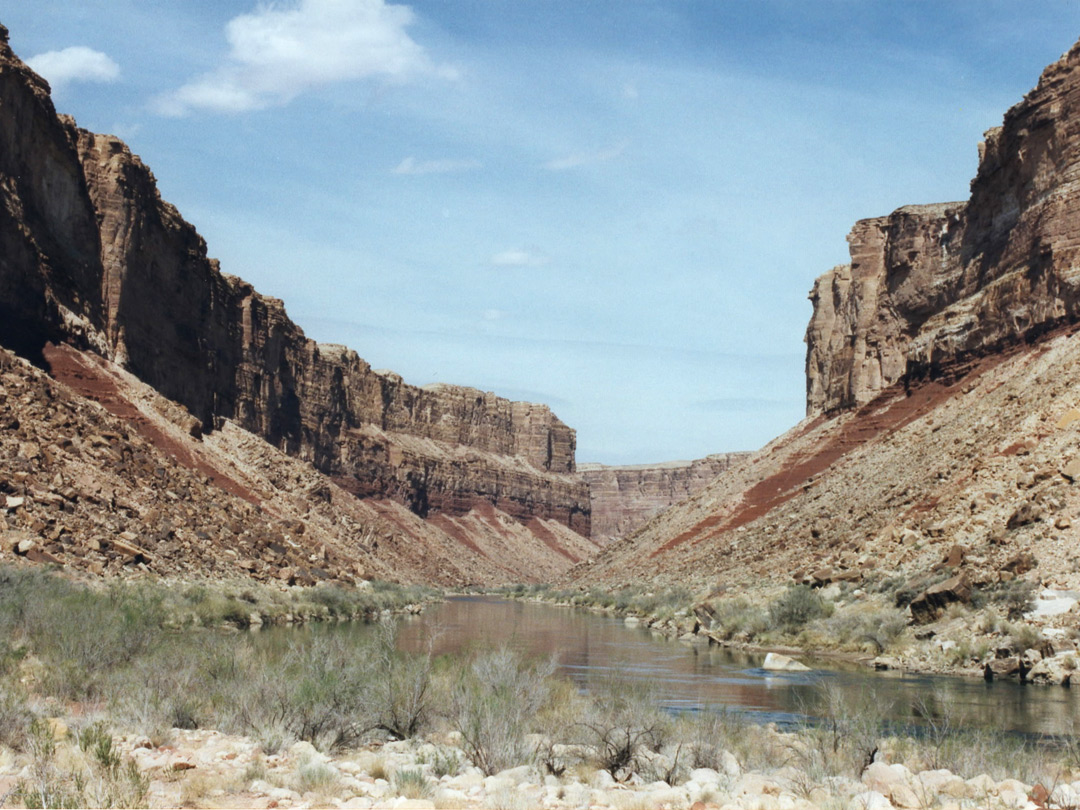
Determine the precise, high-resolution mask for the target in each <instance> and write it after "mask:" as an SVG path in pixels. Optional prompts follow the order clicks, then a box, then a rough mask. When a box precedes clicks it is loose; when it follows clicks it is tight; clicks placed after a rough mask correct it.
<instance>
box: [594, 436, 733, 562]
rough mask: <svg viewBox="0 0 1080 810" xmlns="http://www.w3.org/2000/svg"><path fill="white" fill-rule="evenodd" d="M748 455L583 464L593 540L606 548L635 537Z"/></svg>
mask: <svg viewBox="0 0 1080 810" xmlns="http://www.w3.org/2000/svg"><path fill="white" fill-rule="evenodd" d="M749 455H750V454H749V453H717V454H715V455H711V456H707V457H706V458H702V459H697V460H695V461H670V462H666V463H663V464H641V465H631V466H625V467H609V466H606V465H603V464H582V465H580V466H579V467H578V473H579V475H580V476H581V478H583V479H584V480H585V482H586V483H587V484H588V485H589V496H590V500H591V504H592V539H593V540H594V541H595V542H596V543H599V544H600V545H604V544H606V543H608V542H610V541H612V540H615V539H617V538H620V537H625V536H626V535H629V534H631V533H633V532H634V531H636V530H637V529H638V528H640V527H641V526H643V525H644V524H645V523H646V522H647V521H648V520H649V518H651V517H653V516H654V515H657V514H659V513H660V512H662V511H663V510H665V509H667V508H668V507H669V506H672V505H674V504H676V503H678V502H679V501H683V500H686V499H687V498H689V497H690V496H691V495H695V494H697V493H698V492H700V491H701V490H703V489H704V488H705V487H706V486H707V485H708V484H710V483H712V482H713V481H714V480H715V479H716V477H717V476H719V475H721V474H722V473H724V472H725V471H727V470H728V469H729V468H730V467H731V466H732V465H733V464H737V463H738V462H739V461H741V460H742V459H744V458H746V457H747V456H749Z"/></svg>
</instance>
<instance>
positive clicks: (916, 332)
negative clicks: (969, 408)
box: [806, 46, 1080, 415]
mask: <svg viewBox="0 0 1080 810" xmlns="http://www.w3.org/2000/svg"><path fill="white" fill-rule="evenodd" d="M1078 179H1080V47H1077V46H1074V47H1073V49H1072V50H1070V51H1069V53H1067V54H1066V55H1065V56H1064V57H1062V59H1061V60H1060V61H1058V62H1057V63H1055V64H1053V65H1051V66H1050V67H1048V68H1047V69H1046V71H1045V72H1044V73H1043V75H1042V77H1041V79H1040V80H1039V83H1038V86H1037V87H1036V88H1035V89H1034V90H1032V91H1031V92H1030V93H1028V95H1027V96H1026V97H1025V98H1024V100H1023V101H1021V102H1020V103H1019V104H1017V105H1015V106H1014V107H1013V108H1012V109H1010V110H1009V111H1008V112H1007V113H1006V115H1005V119H1004V122H1003V124H1002V126H1001V127H998V128H995V129H993V130H990V131H989V132H988V133H986V140H985V141H984V142H983V143H982V144H980V147H979V168H978V172H977V174H976V176H975V179H974V180H972V182H971V197H970V199H969V200H968V201H967V202H966V203H949V204H940V205H929V206H909V207H905V208H901V209H899V210H897V211H895V212H894V213H892V214H890V215H889V216H886V217H878V218H874V219H867V220H862V221H860V222H858V223H856V225H855V227H854V228H853V229H852V231H851V234H850V235H849V236H848V242H849V244H850V252H851V263H850V264H848V265H843V266H840V267H837V268H834V269H833V270H831V271H829V272H828V273H826V274H825V275H823V276H822V277H821V278H819V279H818V280H817V281H816V283H815V284H814V288H813V291H812V292H811V294H810V299H811V301H813V304H814V312H813V316H812V318H811V321H810V325H809V327H808V328H807V332H806V343H807V359H806V378H807V379H806V385H807V413H808V414H809V415H817V414H821V413H834V412H836V411H838V410H843V409H849V408H853V407H857V406H859V405H862V404H864V403H866V402H868V401H870V400H871V399H873V398H874V397H875V396H877V395H878V394H879V393H881V392H882V391H883V390H885V389H887V388H889V387H890V386H892V385H895V384H897V383H905V384H908V385H910V384H911V383H913V382H917V381H919V380H923V379H943V378H948V377H950V376H957V375H959V374H962V373H963V371H964V370H965V369H966V368H967V367H968V366H969V365H970V364H971V363H972V362H973V361H975V360H976V359H978V358H979V357H983V356H986V355H988V354H993V353H995V352H998V351H1000V350H1001V349H1003V348H1005V347H1007V346H1011V345H1016V344H1018V343H1021V342H1024V341H1031V340H1034V339H1037V338H1039V337H1041V336H1042V335H1044V334H1045V333H1046V332H1048V331H1050V330H1052V329H1054V328H1055V327H1058V326H1060V325H1062V324H1066V323H1072V322H1075V321H1076V320H1077V319H1078V318H1080V260H1078V258H1080V256H1078V251H1080V183H1078Z"/></svg>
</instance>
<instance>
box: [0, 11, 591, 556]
mask: <svg viewBox="0 0 1080 810" xmlns="http://www.w3.org/2000/svg"><path fill="white" fill-rule="evenodd" d="M50 342H52V343H67V344H70V345H72V346H75V347H77V348H80V349H85V350H90V351H93V352H96V353H98V354H100V355H101V356H103V357H105V358H108V359H109V360H111V361H114V362H116V363H117V364H119V365H121V366H122V367H124V368H125V369H127V370H129V371H131V372H132V373H133V374H135V375H136V376H137V377H139V378H140V379H142V380H144V381H145V382H147V383H149V384H150V385H151V386H153V387H154V388H155V389H157V390H158V391H159V392H160V393H161V394H163V395H164V396H166V397H168V398H169V399H171V400H174V401H176V402H178V403H180V404H182V405H183V406H184V407H186V408H187V409H188V410H189V411H190V412H191V414H192V415H193V416H194V417H195V418H196V419H197V420H199V422H200V423H201V425H202V429H204V430H207V431H211V430H213V429H215V428H217V427H220V426H221V425H222V424H223V423H224V421H225V420H229V421H232V422H235V423H236V424H238V425H240V426H241V427H243V428H245V429H247V430H250V431H252V432H254V433H256V434H258V435H260V436H262V437H263V438H265V439H266V440H267V441H268V442H270V443H271V444H272V445H274V446H275V447H277V448H279V449H280V450H283V451H285V452H287V453H289V454H290V455H294V456H297V457H299V458H301V459H304V460H306V461H309V462H311V464H313V465H314V466H315V467H316V468H317V469H319V470H321V471H323V472H325V473H327V474H329V475H331V476H333V477H334V479H335V480H336V481H337V482H338V483H340V484H341V485H342V486H343V487H344V488H346V489H348V490H349V491H351V492H353V493H355V494H357V495H361V496H365V497H368V496H378V497H382V496H387V497H391V498H393V499H395V500H397V501H399V502H400V503H403V504H405V505H407V506H408V507H409V508H410V509H412V510H413V511H414V512H416V513H417V514H418V515H421V516H427V515H429V514H434V513H438V512H445V513H448V514H450V515H464V514H467V513H468V512H469V511H470V510H471V509H472V508H473V507H474V506H476V505H477V504H478V503H480V502H485V503H489V504H491V505H494V506H497V507H499V508H500V509H501V510H503V511H505V512H506V513H508V514H511V515H514V516H516V517H519V518H521V519H523V520H529V519H532V518H534V517H536V518H541V519H552V520H556V521H558V522H560V523H562V524H564V525H566V526H568V527H570V528H572V529H574V530H575V531H577V532H579V533H582V534H586V535H587V534H588V532H589V503H588V493H587V488H586V487H585V485H584V484H582V483H581V482H579V481H578V480H576V479H575V478H574V477H573V475H572V474H573V472H574V451H575V435H574V431H573V430H572V429H571V428H569V427H567V426H566V425H565V424H563V423H562V422H561V421H560V420H559V419H558V418H557V417H556V416H555V415H554V414H553V413H552V412H551V410H550V409H548V408H547V407H546V406H544V405H534V404H530V403H522V402H510V401H508V400H505V399H501V398H499V397H496V396H494V395H493V394H490V393H484V392H481V391H477V390H473V389H469V388H462V387H456V386H441V385H440V386H431V387H427V388H419V387H416V386H412V385H408V384H406V383H404V382H403V381H402V379H401V378H400V377H398V376H397V375H393V374H387V373H377V372H375V371H374V370H372V369H371V367H370V366H369V365H368V364H367V363H366V362H365V361H364V360H362V359H361V358H360V357H359V356H358V355H357V354H356V353H355V352H353V351H350V350H348V349H345V348H343V347H339V346H327V345H319V344H317V343H315V342H314V341H312V340H309V339H308V338H307V337H305V336H304V333H303V331H302V330H301V329H300V327H299V326H297V325H296V324H295V323H293V322H292V321H291V320H290V319H289V317H288V316H287V315H286V313H285V309H284V307H283V305H282V303H281V301H278V300H276V299H273V298H268V297H266V296H262V295H260V294H259V293H257V292H256V291H255V290H254V289H253V288H252V286H251V285H250V284H248V283H246V282H244V281H242V280H241V279H239V278H236V277H234V276H230V275H226V274H224V273H222V272H220V269H219V267H218V264H217V262H216V261H215V260H213V259H210V258H209V257H208V256H207V248H206V244H205V242H204V241H203V239H202V237H200V236H199V234H198V233H197V232H196V231H195V229H194V228H193V227H192V226H191V225H190V224H189V223H187V222H186V221H184V219H183V218H182V217H181V216H180V214H179V212H178V211H177V210H176V208H175V207H173V206H172V205H170V204H169V203H167V202H164V201H163V200H162V199H161V197H160V195H159V193H158V190H157V185H156V181H155V179H154V176H153V174H152V173H151V172H150V170H149V169H148V168H147V167H146V166H145V165H144V164H143V163H142V162H141V161H140V160H139V158H138V157H137V156H135V155H133V154H132V153H131V151H130V150H129V149H128V148H127V146H125V145H124V144H123V143H122V142H121V141H119V140H118V139H116V138H114V137H111V136H106V135H96V134H94V133H91V132H87V131H86V130H83V129H79V128H78V127H76V126H75V123H74V121H72V120H71V119H70V118H65V117H58V116H57V115H56V114H55V111H54V109H53V106H52V102H51V100H50V98H49V88H48V85H47V84H46V83H45V82H44V81H43V80H42V79H41V78H40V77H38V76H36V75H35V74H34V73H33V72H32V71H30V70H29V69H28V68H27V67H26V66H25V65H24V64H23V63H22V62H20V61H19V60H18V58H17V57H16V56H15V55H14V54H13V53H12V52H11V50H10V48H9V47H8V45H7V32H6V30H4V29H2V28H0V345H4V346H8V347H10V348H13V349H15V350H17V351H18V352H20V353H21V354H23V355H24V356H26V357H29V358H32V359H34V360H36V361H38V362H43V354H44V350H45V346H46V344H48V343H50Z"/></svg>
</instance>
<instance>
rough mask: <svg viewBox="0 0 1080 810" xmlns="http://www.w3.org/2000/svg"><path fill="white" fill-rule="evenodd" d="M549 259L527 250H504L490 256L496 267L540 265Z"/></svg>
mask: <svg viewBox="0 0 1080 810" xmlns="http://www.w3.org/2000/svg"><path fill="white" fill-rule="evenodd" d="M549 261H551V260H550V259H549V258H548V257H547V256H544V255H543V254H541V253H538V252H530V251H528V250H504V251H503V252H502V253H496V254H495V255H494V256H492V257H491V263H492V264H493V265H495V266H496V267H542V266H543V265H545V264H547V263H548V262H549Z"/></svg>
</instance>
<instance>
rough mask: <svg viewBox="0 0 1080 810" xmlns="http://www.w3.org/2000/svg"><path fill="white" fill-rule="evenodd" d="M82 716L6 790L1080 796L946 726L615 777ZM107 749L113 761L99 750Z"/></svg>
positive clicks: (773, 740) (1060, 776) (788, 739)
mask: <svg viewBox="0 0 1080 810" xmlns="http://www.w3.org/2000/svg"><path fill="white" fill-rule="evenodd" d="M69 721H70V722H73V723H74V722H80V720H75V719H72V718H69ZM81 722H82V726H81V727H78V726H75V725H72V726H68V724H67V721H63V720H60V719H56V720H53V721H52V722H51V723H50V724H49V726H48V730H49V734H50V735H51V736H50V741H49V743H48V744H47V745H44V746H43V745H42V744H41V743H40V742H39V743H37V744H36V747H33V748H32V749H31V750H30V751H28V752H13V751H11V750H10V749H2V748H0V797H5V801H4V802H0V806H3V807H16V806H117V807H124V806H127V807H150V808H173V807H188V808H239V807H250V808H288V807H296V808H308V807H335V808H358V809H359V808H399V809H400V810H407V809H408V810H436V809H437V808H487V809H488V810H491V808H496V809H497V810H528V808H550V809H551V810H584V809H585V808H589V809H590V810H607V809H609V808H610V810H639V809H642V810H643V809H644V808H669V809H670V810H691V808H693V809H694V810H718V809H724V810H751V809H752V810H804V809H805V810H809V808H873V809H874V810H886V809H887V808H893V807H896V808H927V809H928V808H964V807H979V808H1022V809H1023V810H1036V808H1046V807H1074V806H1076V805H1077V804H1078V803H1080V781H1078V780H1077V779H1078V777H1080V774H1078V773H1077V771H1075V770H1074V769H1072V768H1071V767H1069V766H1068V765H1067V764H1065V762H1064V761H1059V762H1052V761H1051V760H1049V759H1043V760H1037V758H1036V757H1035V756H1033V754H1032V752H1031V751H1024V750H1021V749H1016V748H1014V749H1011V750H1006V749H1004V748H1002V747H1000V746H999V747H998V749H997V750H995V751H990V750H989V749H988V748H987V746H985V745H982V746H981V747H980V745H979V741H971V740H968V741H966V742H965V744H970V743H973V742H974V745H972V747H971V748H969V749H968V750H967V751H965V752H964V754H963V757H962V759H955V760H953V762H952V767H951V768H950V767H942V766H943V764H944V761H945V759H946V758H947V757H949V756H952V755H953V754H955V753H956V748H957V746H952V747H951V748H950V749H949V751H943V750H940V749H935V745H938V744H940V743H941V741H940V740H932V741H930V742H929V743H928V744H925V745H923V746H922V747H921V748H920V747H918V746H917V745H916V744H915V743H914V742H913V741H911V740H899V739H891V740H885V741H882V747H881V749H880V751H879V752H878V753H877V755H876V757H877V759H876V761H875V762H873V763H871V764H869V765H868V766H866V767H865V768H863V769H861V771H860V772H858V773H856V772H855V771H854V770H852V771H849V772H844V769H843V767H838V763H834V762H830V761H829V758H828V752H829V750H830V748H831V741H830V740H829V739H828V738H827V737H821V736H815V735H814V734H808V733H799V732H794V733H785V732H782V731H778V730H776V729H775V728H769V727H766V728H762V727H750V726H744V727H739V728H737V729H730V731H731V732H732V733H737V734H738V736H737V738H732V737H728V738H726V739H722V740H719V741H718V745H717V746H716V747H714V748H711V749H709V750H702V749H694V750H692V751H691V750H688V749H687V748H684V747H680V745H682V744H681V743H680V744H672V743H669V744H667V745H662V746H660V747H659V750H657V751H651V750H650V751H648V752H647V753H645V754H643V755H642V757H641V763H640V765H639V766H638V768H637V769H636V770H635V771H634V772H632V773H629V774H620V778H619V779H616V778H615V777H613V776H612V775H611V773H610V772H609V771H608V770H605V769H603V768H600V767H597V766H596V764H595V762H594V761H592V760H591V758H590V753H589V751H588V750H586V749H584V748H583V747H581V746H577V747H575V746H562V747H558V748H555V749H552V747H551V743H550V741H549V740H548V739H545V738H543V737H542V736H540V735H532V736H531V737H530V738H529V739H528V744H529V746H530V749H531V750H532V751H533V752H545V751H546V752H549V753H555V754H556V755H557V756H562V757H564V758H565V759H566V762H567V763H572V764H568V765H566V766H564V767H565V769H564V770H562V771H561V772H560V773H557V774H556V773H552V772H551V768H549V767H545V763H544V762H542V761H541V759H542V757H541V756H530V757H528V759H529V760H530V761H526V762H523V763H522V764H520V765H516V766H514V767H510V768H506V769H503V770H499V771H495V772H494V773H490V774H486V773H485V772H484V771H483V770H482V769H481V768H479V767H477V766H476V765H474V764H472V763H471V762H470V760H469V758H468V755H467V752H466V750H465V749H464V748H463V747H462V745H461V742H462V738H461V735H460V734H459V733H456V732H444V733H439V734H431V735H429V736H427V737H426V738H424V739H411V740H404V741H395V742H386V743H382V744H373V745H365V746H360V747H355V748H350V749H347V750H336V751H332V752H329V753H328V752H322V751H319V750H318V749H317V748H315V747H314V746H312V745H311V744H310V743H308V742H297V743H293V744H291V745H290V746H288V747H286V748H283V749H282V750H279V751H276V752H272V753H271V752H268V751H267V750H266V749H265V748H264V747H263V746H261V745H260V744H259V743H258V742H257V741H255V740H253V739H252V738H250V737H246V736H241V735H235V734H223V733H221V732H218V731H216V730H205V729H198V730H184V729H173V730H172V731H171V732H170V734H169V736H168V739H167V740H164V741H161V742H160V743H159V744H154V743H153V742H152V741H150V740H149V739H148V738H146V737H143V736H140V735H138V734H131V733H128V734H122V735H118V736H117V737H116V738H115V739H114V740H113V742H112V749H111V751H110V752H107V754H106V756H104V757H103V756H102V755H101V746H100V743H98V744H97V747H96V748H94V747H87V746H85V745H82V744H80V741H81V740H82V739H84V738H85V737H87V736H93V735H89V734H88V732H87V729H91V728H94V726H92V725H87V724H86V718H81ZM100 739H101V738H100V736H97V737H94V740H97V741H99V740H100ZM109 756H112V757H113V760H111V761H113V762H115V764H114V765H108V764H106V765H102V761H103V760H104V761H105V762H106V763H108V762H110V760H109ZM680 759H681V760H683V761H684V763H685V764H684V765H683V766H682V767H679V766H678V763H677V761H678V760H680ZM695 765H697V766H698V767H695ZM935 766H937V767H935ZM1006 773H1008V774H1015V775H1019V776H1021V777H1022V778H1020V779H1017V778H1013V776H1005V775H1003V774H1006ZM79 774H81V776H82V781H81V784H82V787H77V779H76V775H79ZM35 791H36V792H35ZM73 799H75V800H81V801H80V802H78V803H70V800H73ZM65 801H68V802H69V803H65Z"/></svg>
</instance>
